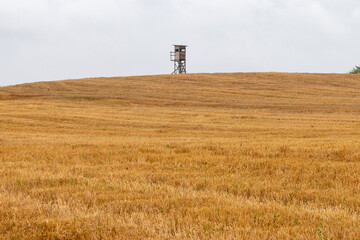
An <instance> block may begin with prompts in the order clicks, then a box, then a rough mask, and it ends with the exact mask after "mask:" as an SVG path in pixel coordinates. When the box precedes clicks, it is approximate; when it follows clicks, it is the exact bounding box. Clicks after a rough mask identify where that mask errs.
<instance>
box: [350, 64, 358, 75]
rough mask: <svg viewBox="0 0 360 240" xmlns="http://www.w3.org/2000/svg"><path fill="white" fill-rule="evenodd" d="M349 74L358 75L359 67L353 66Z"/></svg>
mask: <svg viewBox="0 0 360 240" xmlns="http://www.w3.org/2000/svg"><path fill="white" fill-rule="evenodd" d="M350 73H352V74H358V73H360V66H355V67H354V68H353V69H352V70H351V71H350Z"/></svg>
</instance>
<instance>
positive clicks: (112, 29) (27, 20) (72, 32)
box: [0, 0, 360, 86]
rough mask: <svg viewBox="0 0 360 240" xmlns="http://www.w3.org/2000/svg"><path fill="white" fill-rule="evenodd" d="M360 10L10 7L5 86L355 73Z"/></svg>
mask: <svg viewBox="0 0 360 240" xmlns="http://www.w3.org/2000/svg"><path fill="white" fill-rule="evenodd" d="M359 29H360V2H359V0H0V72H1V75H0V86H5V85H12V84H17V83H24V82H35V81H50V80H61V79H74V78H85V77H108V76H129V75H148V74H168V73H171V72H172V70H173V69H172V68H173V65H172V62H170V57H169V52H170V51H171V50H172V44H187V45H189V48H188V56H187V57H188V63H187V65H188V69H187V70H188V72H190V73H198V72H206V73H207V72H209V73H212V72H264V71H276V72H325V73H328V72H331V73H332V72H338V73H345V72H348V71H349V70H350V69H351V68H352V67H354V66H355V65H358V64H360V47H359V42H360V31H359Z"/></svg>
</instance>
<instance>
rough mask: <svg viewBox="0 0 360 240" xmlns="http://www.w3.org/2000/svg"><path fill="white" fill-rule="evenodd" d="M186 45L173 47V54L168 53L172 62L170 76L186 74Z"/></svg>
mask: <svg viewBox="0 0 360 240" xmlns="http://www.w3.org/2000/svg"><path fill="white" fill-rule="evenodd" d="M186 47H187V46H186V45H174V52H170V60H171V61H173V62H174V71H173V72H172V73H171V74H181V73H186Z"/></svg>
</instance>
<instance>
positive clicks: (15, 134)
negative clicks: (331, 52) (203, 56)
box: [0, 73, 360, 239]
mask: <svg viewBox="0 0 360 240" xmlns="http://www.w3.org/2000/svg"><path fill="white" fill-rule="evenodd" d="M359 172H360V76H358V75H350V74H300V73H224V74H185V75H159V76H137V77H114V78H88V79H78V80H64V81H53V82H38V83H27V84H21V85H15V86H8V87H1V88H0V173H1V174H0V203H1V204H0V216H1V217H0V239H1V238H2V239H19V238H26V239H40V238H45V239H50V238H51V239H317V238H318V239H359V238H360V212H359V209H360V178H359V177H358V176H359Z"/></svg>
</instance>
